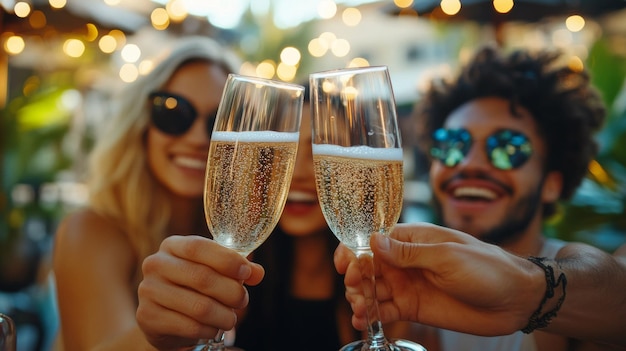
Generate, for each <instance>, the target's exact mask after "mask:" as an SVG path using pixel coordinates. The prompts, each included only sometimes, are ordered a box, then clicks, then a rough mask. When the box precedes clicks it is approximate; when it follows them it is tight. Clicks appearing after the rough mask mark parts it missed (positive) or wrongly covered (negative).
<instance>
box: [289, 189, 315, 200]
mask: <svg viewBox="0 0 626 351" xmlns="http://www.w3.org/2000/svg"><path fill="white" fill-rule="evenodd" d="M287 201H288V202H300V203H315V202H316V201H317V196H315V194H311V193H309V192H305V191H297V190H295V191H290V192H289V195H287Z"/></svg>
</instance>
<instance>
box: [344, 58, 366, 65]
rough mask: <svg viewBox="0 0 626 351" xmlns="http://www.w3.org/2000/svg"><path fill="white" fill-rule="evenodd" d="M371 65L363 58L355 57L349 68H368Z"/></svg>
mask: <svg viewBox="0 0 626 351" xmlns="http://www.w3.org/2000/svg"><path fill="white" fill-rule="evenodd" d="M369 65H370V63H369V62H368V61H367V60H366V59H364V58H362V57H355V58H353V59H352V60H350V63H348V67H367V66H369Z"/></svg>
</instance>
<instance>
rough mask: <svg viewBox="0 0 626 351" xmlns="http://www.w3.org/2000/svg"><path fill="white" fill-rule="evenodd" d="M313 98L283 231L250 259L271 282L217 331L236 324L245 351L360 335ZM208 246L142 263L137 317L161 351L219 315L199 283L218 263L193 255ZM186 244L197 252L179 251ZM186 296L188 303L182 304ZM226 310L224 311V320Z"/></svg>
mask: <svg viewBox="0 0 626 351" xmlns="http://www.w3.org/2000/svg"><path fill="white" fill-rule="evenodd" d="M308 98H309V96H308V91H307V92H306V94H305V104H304V108H303V112H302V123H301V127H300V141H299V146H298V154H297V159H296V164H295V167H294V173H293V177H292V181H291V187H290V191H289V195H288V198H287V202H286V204H285V208H284V210H283V213H282V215H281V218H280V220H279V222H278V226H277V228H276V229H275V230H274V232H273V233H272V234H271V235H270V236H269V238H268V239H267V240H266V241H265V243H263V244H262V245H261V246H260V247H259V248H258V249H257V250H255V251H254V252H253V253H252V254H251V257H250V258H251V259H252V260H253V261H254V262H256V263H258V264H261V265H262V266H263V268H264V269H265V277H264V279H263V281H262V282H261V283H260V284H259V285H256V286H253V287H248V291H249V298H246V300H247V301H248V305H247V307H246V308H244V309H240V310H238V311H236V313H237V315H238V316H237V321H236V324H235V322H234V320H231V319H230V316H228V318H229V319H228V323H227V322H224V323H219V324H214V325H213V326H217V327H221V328H222V329H224V330H230V329H231V328H233V325H235V328H234V329H233V330H231V331H230V332H229V333H228V335H227V338H228V340H227V343H228V344H234V346H236V347H239V348H243V349H244V350H246V351H262V350H268V351H269V350H272V351H280V350H294V349H296V350H301V351H306V350H311V351H313V350H316V351H317V350H337V349H339V348H340V347H341V346H343V345H344V344H347V343H349V342H352V341H354V340H358V339H361V337H362V335H361V334H360V333H359V332H358V331H357V330H356V329H354V328H353V327H352V325H351V319H350V318H351V314H352V311H351V310H350V305H349V304H348V302H347V301H346V299H345V295H344V294H345V291H344V287H343V282H342V277H341V276H340V275H339V274H337V272H336V270H335V268H334V266H333V252H334V250H335V248H336V247H337V243H338V240H337V239H336V238H335V236H334V235H333V234H332V232H331V231H330V228H329V227H328V225H327V224H326V221H325V219H324V216H323V214H322V210H321V207H320V205H319V203H318V198H317V191H316V186H315V173H314V171H313V152H312V146H311V108H310V104H309V102H308ZM208 244H209V242H204V240H203V241H202V242H201V241H200V240H197V239H196V238H191V237H182V236H172V237H170V238H168V239H166V240H165V241H164V242H163V245H162V246H161V248H160V250H159V251H158V252H157V253H156V254H154V255H152V256H150V257H148V258H147V259H146V261H145V263H144V280H143V282H142V283H141V285H140V287H139V309H138V312H137V317H138V320H139V322H140V325H141V326H142V328H143V330H144V331H146V333H147V335H149V336H150V340H151V341H152V343H153V345H154V346H156V347H157V348H158V349H160V350H168V349H176V348H178V347H182V346H185V345H186V344H185V343H184V342H181V341H183V340H190V339H193V338H194V337H195V338H200V337H201V334H200V333H199V332H197V331H198V330H200V329H201V328H206V326H202V325H201V324H200V323H199V321H200V320H201V319H202V318H206V317H203V315H204V314H207V315H209V314H211V313H215V311H214V308H217V307H215V306H213V307H209V302H206V303H204V304H203V306H204V307H203V308H202V309H199V308H198V304H199V303H200V302H199V301H200V299H201V298H204V297H201V296H200V295H199V294H207V295H208V292H207V290H206V289H205V288H204V287H203V286H204V285H206V284H208V283H207V281H206V279H205V278H200V277H203V276H205V275H206V276H209V273H205V271H206V272H210V271H211V270H212V269H214V268H213V267H212V265H213V264H217V263H218V262H209V261H208V260H206V261H203V262H200V261H199V259H198V258H197V257H195V256H194V255H196V254H198V255H200V254H202V253H203V252H204V255H208V254H207V252H209V251H210V250H212V248H210V247H208ZM194 245H195V247H194ZM205 245H207V247H206V248H204V249H203V247H204V246H205ZM182 246H185V247H187V248H192V247H193V250H191V249H188V251H184V250H181V249H180V247H182ZM198 263H202V265H198ZM219 263H220V265H225V264H226V263H224V262H219ZM174 268H175V269H174ZM233 270H234V267H233ZM194 276H195V277H197V278H196V279H195V280H194ZM210 284H211V285H214V284H213V282H210ZM215 284H217V282H216V283H215ZM198 293H199V294H198ZM181 296H190V298H189V299H184V300H181V299H180V297H181ZM221 308H222V306H220V311H219V313H220V314H222V313H223V314H224V315H226V312H222V311H221ZM229 313H231V314H232V313H233V312H232V311H230V312H229ZM224 318H225V319H226V317H224ZM210 332H212V333H213V334H212V335H210V337H212V336H213V335H215V331H214V330H213V329H211V330H210ZM209 334H210V333H209ZM233 339H234V340H233Z"/></svg>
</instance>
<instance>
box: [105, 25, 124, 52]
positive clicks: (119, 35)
mask: <svg viewBox="0 0 626 351" xmlns="http://www.w3.org/2000/svg"><path fill="white" fill-rule="evenodd" d="M109 35H110V36H112V37H113V38H115V42H116V44H117V47H116V49H120V48H122V47H124V45H126V34H124V32H122V31H121V30H119V29H113V30H111V31H110V32H109Z"/></svg>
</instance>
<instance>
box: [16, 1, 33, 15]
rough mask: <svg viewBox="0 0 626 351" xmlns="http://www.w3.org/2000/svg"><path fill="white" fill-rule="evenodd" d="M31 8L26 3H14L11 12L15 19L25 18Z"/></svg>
mask: <svg viewBox="0 0 626 351" xmlns="http://www.w3.org/2000/svg"><path fill="white" fill-rule="evenodd" d="M30 11H31V8H30V5H29V4H28V3H27V2H24V1H20V2H16V3H15V6H13V12H15V15H16V16H17V17H21V18H26V17H27V16H28V15H29V14H30Z"/></svg>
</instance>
